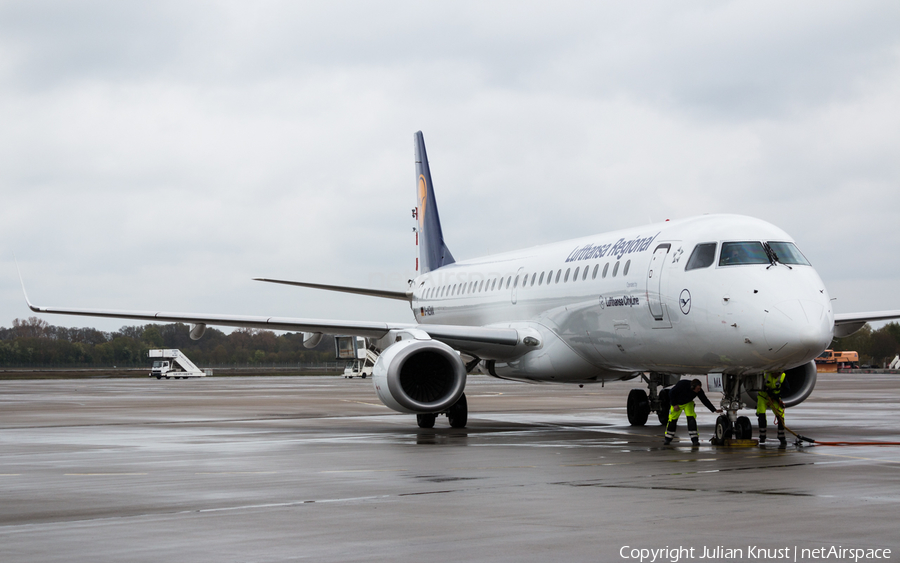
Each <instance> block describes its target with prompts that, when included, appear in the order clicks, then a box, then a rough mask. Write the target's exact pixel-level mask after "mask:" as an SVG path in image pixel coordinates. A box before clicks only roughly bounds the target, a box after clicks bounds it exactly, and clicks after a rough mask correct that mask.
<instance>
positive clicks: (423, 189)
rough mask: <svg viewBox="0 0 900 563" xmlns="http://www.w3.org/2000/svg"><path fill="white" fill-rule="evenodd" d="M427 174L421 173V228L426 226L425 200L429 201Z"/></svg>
mask: <svg viewBox="0 0 900 563" xmlns="http://www.w3.org/2000/svg"><path fill="white" fill-rule="evenodd" d="M426 186H427V185H426V183H425V176H424V175H423V174H419V230H420V231H421V230H422V229H424V228H425V202H426V201H428V188H427V187H426Z"/></svg>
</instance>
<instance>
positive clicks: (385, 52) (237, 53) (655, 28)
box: [0, 0, 900, 330]
mask: <svg viewBox="0 0 900 563" xmlns="http://www.w3.org/2000/svg"><path fill="white" fill-rule="evenodd" d="M417 130H422V131H423V132H424V134H425V141H426V144H427V146H428V153H429V158H430V161H431V170H432V175H433V178H434V182H435V187H436V194H437V201H438V206H439V208H440V211H441V218H442V222H443V228H444V234H445V237H446V240H447V244H448V246H449V248H450V249H451V251H452V252H453V255H454V256H455V257H456V258H457V259H466V258H474V257H477V256H479V255H483V254H488V253H494V252H501V251H506V250H512V249H515V248H519V247H523V246H530V245H535V244H541V243H546V242H552V241H557V240H563V239H566V238H572V237H579V236H585V235H591V234H595V233H600V232H603V231H607V230H612V229H617V228H622V227H629V226H635V225H641V224H646V223H648V222H650V221H660V220H664V219H667V218H671V219H674V218H681V217H688V216H691V215H696V214H703V213H719V212H727V213H741V214H747V215H751V216H755V217H759V218H762V219H765V220H767V221H770V222H772V223H774V224H776V225H778V226H780V227H782V228H783V229H785V230H786V231H787V232H788V233H790V234H791V236H793V237H794V238H795V239H796V240H797V242H798V245H799V246H800V248H801V250H802V251H803V252H804V253H805V254H806V256H807V257H808V258H809V259H810V261H811V262H812V263H813V265H814V266H815V267H816V268H817V270H818V272H819V273H820V275H821V276H822V277H823V279H824V280H825V283H826V285H827V287H828V289H829V291H830V293H831V295H832V297H835V298H837V301H836V302H835V310H836V311H837V312H853V311H868V310H878V309H900V291H898V289H900V224H898V223H900V154H898V152H900V3H898V2H896V1H885V2H822V1H815V2H790V3H787V2H780V1H779V2H760V1H756V0H754V1H752V2H750V1H748V2H639V3H638V2H617V3H601V2H559V1H556V2H553V3H552V4H551V3H550V2H540V3H538V2H522V1H516V2H484V1H479V2H471V3H466V2H440V3H438V2H422V1H415V2H389V1H382V2H336V1H328V2H252V3H251V2H186V1H184V0H179V1H177V2H162V1H154V2H147V3H140V2H102V1H96V2H89V1H80V2H39V1H34V0H29V1H25V2H9V1H0V155H2V156H0V194H2V205H0V325H2V326H9V325H10V324H11V322H12V320H13V319H14V318H25V317H27V316H29V315H30V311H29V310H28V309H27V307H26V306H25V304H24V300H23V298H22V295H21V289H20V287H19V282H18V277H17V275H16V269H15V265H14V263H13V252H15V253H16V256H17V257H18V261H19V265H20V266H21V269H22V274H23V275H24V278H25V282H26V284H27V287H28V291H29V295H30V297H31V298H32V300H33V301H35V302H36V303H39V304H42V305H50V306H53V305H56V306H73V307H96V308H128V309H143V310H166V311H184V312H204V313H235V314H254V315H278V316H294V317H314V318H337V319H360V320H392V321H411V320H412V315H411V313H410V312H409V309H408V307H406V306H404V304H403V303H402V302H399V301H382V300H378V299H374V298H365V297H360V296H341V295H333V294H330V293H326V292H317V291H315V290H308V289H301V288H291V287H286V286H278V285H269V284H263V283H260V282H254V281H251V278H252V277H254V276H267V277H282V278H288V279H296V280H306V281H313V282H321V283H335V284H346V285H366V286H375V287H380V288H388V289H401V290H402V289H404V288H405V280H406V279H408V278H410V277H412V275H413V269H414V267H415V247H414V238H413V237H414V235H413V232H412V228H413V226H414V222H413V220H412V218H411V215H410V210H411V208H412V207H414V205H415V169H414V162H413V133H414V132H415V131H417ZM44 318H45V319H46V320H48V321H49V322H51V323H53V324H59V325H66V326H96V327H98V328H102V329H104V330H114V329H116V328H118V327H120V326H122V325H123V324H138V323H137V322H130V321H120V320H109V321H104V320H98V319H88V318H78V317H49V316H47V317H44Z"/></svg>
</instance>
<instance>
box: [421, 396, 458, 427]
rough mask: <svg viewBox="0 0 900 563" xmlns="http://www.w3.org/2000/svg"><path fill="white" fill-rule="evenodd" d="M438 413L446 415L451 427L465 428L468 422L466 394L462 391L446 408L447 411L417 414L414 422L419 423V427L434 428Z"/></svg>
mask: <svg viewBox="0 0 900 563" xmlns="http://www.w3.org/2000/svg"><path fill="white" fill-rule="evenodd" d="M439 414H446V415H447V420H448V421H449V422H450V426H451V428H465V427H466V424H467V423H468V422H469V407H468V404H467V403H466V394H465V393H463V394H462V395H461V396H460V397H459V400H458V401H456V403H454V404H453V406H452V407H450V408H449V409H447V412H442V413H425V414H417V415H416V422H417V423H418V424H419V428H434V422H435V420H437V417H438V415H439Z"/></svg>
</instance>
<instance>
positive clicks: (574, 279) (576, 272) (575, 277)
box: [572, 266, 581, 281]
mask: <svg viewBox="0 0 900 563" xmlns="http://www.w3.org/2000/svg"><path fill="white" fill-rule="evenodd" d="M580 269H581V266H579V267H577V268H575V275H573V276H572V281H578V270H580Z"/></svg>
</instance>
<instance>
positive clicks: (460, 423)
mask: <svg viewBox="0 0 900 563" xmlns="http://www.w3.org/2000/svg"><path fill="white" fill-rule="evenodd" d="M447 420H449V421H450V426H451V427H453V428H465V427H466V423H467V422H468V421H469V407H468V405H467V404H466V394H465V393H463V394H462V395H460V397H459V400H458V401H456V404H454V405H453V406H452V407H450V410H448V411H447Z"/></svg>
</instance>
